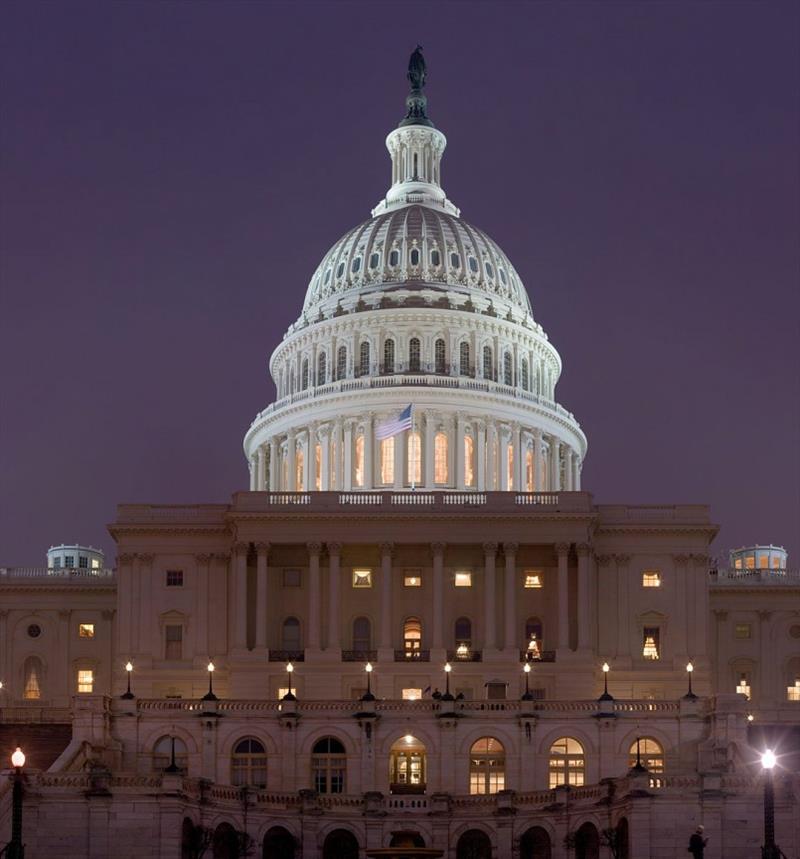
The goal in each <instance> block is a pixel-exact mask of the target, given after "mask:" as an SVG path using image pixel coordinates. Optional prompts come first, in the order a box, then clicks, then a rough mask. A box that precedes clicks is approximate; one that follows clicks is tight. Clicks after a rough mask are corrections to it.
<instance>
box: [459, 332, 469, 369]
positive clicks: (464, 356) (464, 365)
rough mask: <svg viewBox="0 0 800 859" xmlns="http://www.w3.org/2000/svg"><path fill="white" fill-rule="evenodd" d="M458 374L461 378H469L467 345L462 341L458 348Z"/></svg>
mask: <svg viewBox="0 0 800 859" xmlns="http://www.w3.org/2000/svg"><path fill="white" fill-rule="evenodd" d="M458 372H459V373H460V374H461V375H462V376H469V375H470V372H469V343H467V341H466V340H464V341H462V342H461V344H460V345H459V347H458Z"/></svg>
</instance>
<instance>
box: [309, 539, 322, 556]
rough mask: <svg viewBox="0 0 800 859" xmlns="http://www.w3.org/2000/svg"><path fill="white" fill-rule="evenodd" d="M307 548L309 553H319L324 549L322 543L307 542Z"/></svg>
mask: <svg viewBox="0 0 800 859" xmlns="http://www.w3.org/2000/svg"><path fill="white" fill-rule="evenodd" d="M306 549H307V550H308V554H309V555H319V553H320V552H321V551H322V543H316V542H312V543H306Z"/></svg>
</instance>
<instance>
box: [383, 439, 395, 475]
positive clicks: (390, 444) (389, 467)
mask: <svg viewBox="0 0 800 859" xmlns="http://www.w3.org/2000/svg"><path fill="white" fill-rule="evenodd" d="M381 483H394V436H392V438H385V439H383V441H382V442H381Z"/></svg>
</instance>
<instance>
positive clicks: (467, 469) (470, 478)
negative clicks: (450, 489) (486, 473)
mask: <svg viewBox="0 0 800 859" xmlns="http://www.w3.org/2000/svg"><path fill="white" fill-rule="evenodd" d="M474 463H475V442H474V441H473V440H472V436H471V435H465V436H464V486H474V485H475V464H474Z"/></svg>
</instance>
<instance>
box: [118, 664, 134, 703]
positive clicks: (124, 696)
mask: <svg viewBox="0 0 800 859" xmlns="http://www.w3.org/2000/svg"><path fill="white" fill-rule="evenodd" d="M132 672H133V663H132V662H126V663H125V673H126V674H127V675H128V688H127V690H126V691H125V692H123V693H122V695H120V698H122V699H123V700H125V701H130V700H131V698H133V692H131V674H132Z"/></svg>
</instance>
